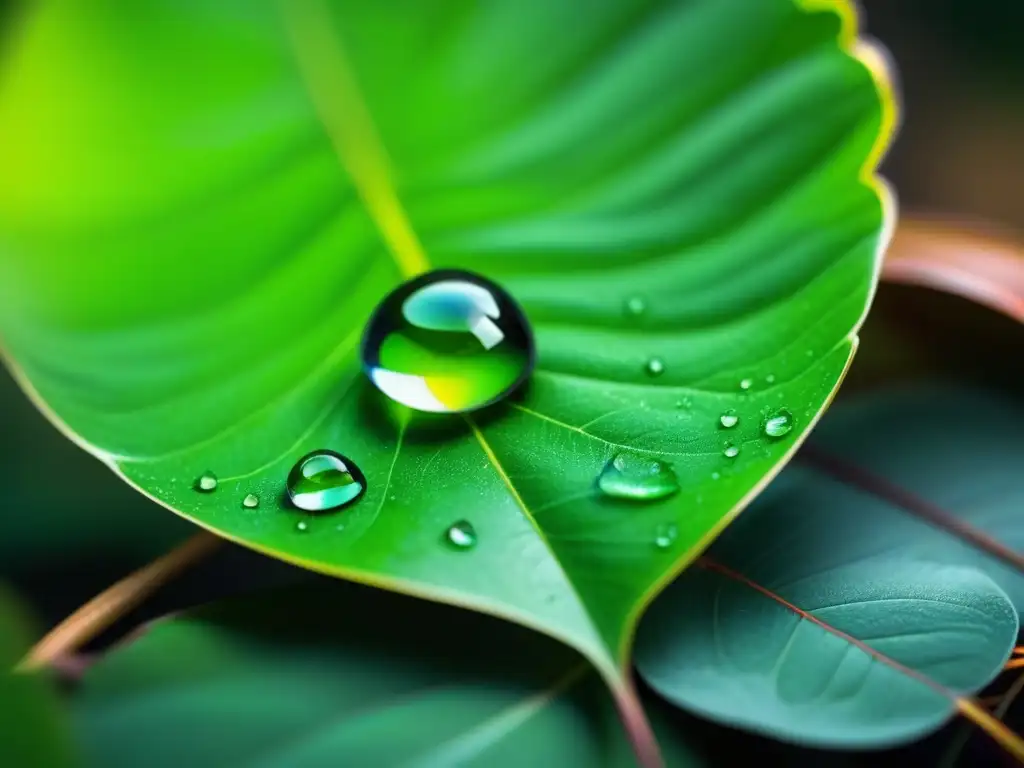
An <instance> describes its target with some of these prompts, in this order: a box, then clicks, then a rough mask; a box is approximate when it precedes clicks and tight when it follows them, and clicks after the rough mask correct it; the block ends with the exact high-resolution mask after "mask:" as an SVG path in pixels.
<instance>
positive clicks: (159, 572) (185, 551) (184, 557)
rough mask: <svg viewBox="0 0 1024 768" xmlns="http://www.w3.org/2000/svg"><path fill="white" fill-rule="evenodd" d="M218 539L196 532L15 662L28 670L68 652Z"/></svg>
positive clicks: (199, 556) (200, 556) (84, 608)
mask: <svg viewBox="0 0 1024 768" xmlns="http://www.w3.org/2000/svg"><path fill="white" fill-rule="evenodd" d="M218 543H220V539H218V538H217V537H216V536H214V535H212V534H210V533H206V532H205V531H204V532H202V533H198V534H196V535H195V536H193V537H192V538H190V539H188V540H187V541H186V542H185V543H184V544H182V545H181V546H179V547H177V548H176V549H173V550H171V551H170V552H168V553H167V554H166V555H163V556H161V557H159V558H157V559H156V560H154V561H153V562H152V563H150V564H149V565H147V566H145V567H143V568H140V569H139V570H138V571H136V572H135V573H133V574H131V575H130V576H128V577H126V578H124V579H122V580H121V581H119V582H117V583H116V584H114V585H113V586H111V587H108V588H107V589H106V590H104V591H103V592H101V593H100V594H98V595H97V596H96V597H94V598H93V599H92V600H90V601H89V602H87V603H86V604H85V605H83V606H82V607H81V608H79V609H78V610H77V611H75V612H74V613H73V614H71V615H70V616H68V617H67V618H66V619H64V621H62V622H61V623H60V624H58V625H57V626H56V627H55V628H54V629H52V630H51V631H50V632H49V633H48V634H47V635H46V637H44V638H43V639H42V640H40V641H39V642H38V643H36V645H35V647H34V648H32V650H31V651H30V652H29V654H28V655H27V656H26V657H25V658H24V659H23V660H22V661H21V663H20V664H19V665H18V669H19V670H20V671H30V670H33V669H37V668H39V667H41V666H44V665H46V664H49V663H51V662H52V661H53V660H54V659H57V658H60V657H64V656H67V655H68V654H70V653H71V652H72V651H74V650H76V649H77V648H79V647H80V646H81V645H82V644H83V643H85V642H87V641H88V640H89V639H91V638H92V637H94V636H95V635H97V634H98V633H100V632H102V631H103V630H104V629H106V628H107V627H109V626H110V625H111V624H113V623H114V621H116V620H117V619H118V618H119V617H121V616H123V615H124V614H125V613H127V612H128V611H130V610H131V609H132V608H134V607H135V606H137V605H138V604H139V603H141V602H142V601H143V600H144V599H145V598H146V597H148V596H149V595H150V594H151V593H153V592H154V591H155V590H156V589H157V588H158V587H160V586H161V585H162V584H164V583H165V582H167V581H168V580H169V579H171V578H173V577H174V576H176V575H177V574H178V573H180V572H181V571H183V570H185V569H186V568H188V567H190V566H192V565H194V564H195V563H197V562H199V561H200V560H202V559H203V558H204V557H206V555H208V554H209V553H210V552H212V551H213V549H214V547H215V546H216V545H217V544H218Z"/></svg>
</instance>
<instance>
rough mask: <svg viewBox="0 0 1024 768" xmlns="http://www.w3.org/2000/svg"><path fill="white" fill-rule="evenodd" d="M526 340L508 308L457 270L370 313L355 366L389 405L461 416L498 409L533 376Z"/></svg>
mask: <svg viewBox="0 0 1024 768" xmlns="http://www.w3.org/2000/svg"><path fill="white" fill-rule="evenodd" d="M535 357H536V355H535V350H534V342H533V333H532V331H531V330H530V326H529V322H528V321H527V319H526V316H525V315H524V314H523V311H522V310H521V309H520V308H519V305H518V304H516V302H515V300H514V299H513V298H512V297H511V296H510V295H509V294H508V293H507V292H506V291H505V290H503V289H502V288H500V287H499V286H498V285H496V284H495V283H493V282H491V281H490V280H487V279H486V278H483V277H481V276H479V275H474V274H472V273H470V272H464V271H461V270H437V271H434V272H428V273H426V274H424V275H420V276H419V277H416V278H414V279H412V280H410V281H408V282H406V283H404V284H403V285H401V286H399V287H398V288H397V289H396V290H394V291H393V292H392V293H391V294H389V295H388V296H387V297H386V298H385V299H384V300H383V301H382V302H381V303H380V304H379V305H378V307H377V309H376V310H375V311H374V313H373V316H372V317H371V319H370V322H369V323H368V324H367V326H366V330H365V332H364V334H363V343H362V364H363V370H364V371H365V372H366V375H367V376H368V377H369V378H370V381H372V382H373V384H374V386H376V387H377V389H379V390H380V391H381V392H383V393H384V394H385V395H386V396H387V397H389V398H391V399H392V400H394V401H395V402H397V403H401V404H402V405H406V406H408V407H409V408H413V409H415V410H418V411H426V412H430V413H466V412H469V411H475V410H477V409H479V408H484V407H486V406H488V405H492V404H493V403H496V402H498V401H499V400H501V399H503V398H504V397H506V396H508V395H509V394H510V393H511V392H513V391H514V390H515V389H516V388H517V387H518V386H519V385H520V384H522V383H523V381H525V380H526V378H527V377H528V376H529V375H530V373H531V372H532V371H533V366H534V361H535Z"/></svg>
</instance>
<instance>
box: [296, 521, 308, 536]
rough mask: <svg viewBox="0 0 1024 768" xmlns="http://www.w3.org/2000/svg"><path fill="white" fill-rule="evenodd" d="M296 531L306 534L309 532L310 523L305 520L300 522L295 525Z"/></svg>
mask: <svg viewBox="0 0 1024 768" xmlns="http://www.w3.org/2000/svg"><path fill="white" fill-rule="evenodd" d="M295 530H297V531H299V532H300V533H305V532H306V531H308V530H309V523H307V522H306V521H305V520H299V522H297V523H296V524H295Z"/></svg>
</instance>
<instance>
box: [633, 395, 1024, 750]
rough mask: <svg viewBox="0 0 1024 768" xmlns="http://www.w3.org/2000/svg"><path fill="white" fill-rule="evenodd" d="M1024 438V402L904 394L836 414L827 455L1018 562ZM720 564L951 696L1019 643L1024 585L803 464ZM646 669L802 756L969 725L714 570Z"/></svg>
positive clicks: (661, 614) (828, 422) (692, 592)
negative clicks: (799, 748) (804, 750)
mask: <svg viewBox="0 0 1024 768" xmlns="http://www.w3.org/2000/svg"><path fill="white" fill-rule="evenodd" d="M1022 428H1024V409H1022V408H1021V407H1020V404H1019V403H1016V402H1014V401H1013V400H1008V399H1005V398H1001V397H998V396H995V395H990V394H986V393H983V392H981V391H969V390H960V389H946V390H942V389H931V390H928V389H925V388H920V387H918V388H906V389H903V390H901V391H895V392H893V391H890V392H881V393H876V394H873V395H870V396H863V397H861V398H859V399H855V400H853V401H851V402H850V403H844V404H843V405H842V406H841V407H838V408H835V409H833V410H832V411H830V412H829V415H828V416H827V418H826V419H825V420H824V421H823V423H822V425H821V426H820V428H819V429H818V430H816V432H815V435H814V438H813V440H812V444H813V445H812V448H813V449H814V450H816V451H820V452H827V453H828V455H830V456H833V457H834V458H838V459H839V460H841V461H848V462H850V464H851V465H852V466H856V467H860V468H862V469H867V470H869V471H870V472H873V473H877V474H878V476H880V477H882V478H884V479H885V480H886V482H889V483H894V484H896V485H897V486H898V487H900V488H902V489H903V490H904V491H909V492H910V493H911V494H915V495H917V496H919V497H920V498H923V499H927V500H928V501H930V502H931V504H933V505H938V506H939V507H941V508H942V509H943V510H945V511H946V512H947V513H948V514H949V515H950V516H951V517H952V518H954V519H956V520H959V521H960V522H961V523H967V524H968V525H970V526H971V527H973V528H975V529H977V530H979V531H982V532H984V533H985V534H987V535H988V536H989V537H990V538H991V539H992V540H993V541H998V542H1000V543H1002V544H1003V545H1005V546H1007V547H1008V548H1009V549H1010V550H1015V551H1017V552H1020V551H1022V550H1024V524H1022V522H1021V520H1022V518H1021V515H1020V513H1019V512H1020V508H1021V501H1022V498H1021V489H1020V483H1019V480H1018V475H1019V467H1020V465H1021V461H1022V460H1024V453H1022V449H1021V446H1020V444H1019V443H1020V441H1019V440H1017V439H1016V437H1015V436H1016V435H1017V434H1019V431H1020V429H1022ZM709 557H710V558H711V559H713V561H715V562H718V563H721V564H724V565H725V566H726V567H727V568H728V569H730V570H731V571H734V572H737V573H739V574H741V575H742V576H743V577H745V578H747V579H750V580H752V581H753V582H755V583H756V584H758V585H760V586H762V587H763V588H765V589H767V590H770V591H771V592H772V593H774V594H775V595H777V596H779V597H781V598H782V599H784V600H786V601H788V602H789V603H792V604H793V605H794V606H796V607H797V608H798V609H800V610H802V611H805V612H807V613H808V614H810V615H811V616H814V617H815V618H817V619H820V620H821V621H824V622H826V623H827V624H829V625H830V626H832V627H834V628H835V629H838V630H840V631H842V632H845V633H847V634H849V635H851V636H852V637H854V638H856V639H857V640H858V641H860V642H863V643H866V644H867V645H868V646H870V647H871V648H873V649H875V650H877V651H879V652H881V653H882V654H884V655H885V656H887V657H889V658H890V659H893V660H895V661H896V662H898V663H900V664H902V665H903V666H905V667H907V668H909V669H911V670H914V671H916V672H917V673H920V674H922V675H924V676H926V677H927V678H928V679H930V680H932V681H933V682H935V683H938V684H940V685H941V686H943V687H944V688H945V689H947V691H948V692H952V693H954V694H960V693H970V692H973V691H976V690H978V689H980V688H981V687H983V686H984V685H985V684H986V683H987V682H988V681H989V680H990V679H992V677H993V676H994V675H995V674H996V673H997V672H998V670H999V669H1000V668H1001V666H1002V664H1003V662H1004V660H1005V658H1006V657H1007V655H1008V654H1009V650H1010V648H1011V647H1012V646H1013V643H1014V640H1015V639H1016V632H1017V617H1016V614H1015V611H1014V610H1013V606H1012V605H1011V602H1010V601H1012V602H1013V603H1014V604H1016V606H1017V608H1018V609H1019V608H1020V606H1021V599H1022V595H1024V577H1022V576H1021V574H1020V573H1019V571H1017V570H1015V569H1013V568H1011V567H1010V566H1008V565H1006V564H1004V563H1002V562H1000V561H997V560H995V559H994V558H992V557H991V556H989V555H986V554H985V553H984V552H982V551H980V550H979V549H977V548H975V547H972V546H970V545H968V544H967V543H965V542H963V541H962V540H960V539H958V538H957V537H955V536H954V535H952V534H951V533H949V532H947V531H945V530H942V529H940V528H936V527H934V526H932V525H929V524H927V523H925V522H923V521H922V520H920V519H918V518H916V517H914V516H913V515H912V514H910V513H909V512H906V511H904V510H901V509H899V508H897V507H895V506H894V505H893V503H892V502H891V501H887V500H886V499H884V498H881V497H879V496H877V495H875V494H874V493H873V492H872V489H871V488H870V487H864V486H858V485H855V484H853V483H851V482H843V481H842V480H840V479H837V478H836V477H833V476H831V475H825V474H823V473H822V472H821V471H819V470H817V469H815V468H814V467H813V466H811V465H806V464H804V463H803V462H801V461H799V459H798V461H797V463H796V464H795V465H794V466H792V467H790V468H789V469H787V471H786V472H784V473H783V474H782V476H781V477H780V478H779V479H778V480H776V481H775V482H774V483H773V484H772V486H771V487H770V488H769V489H768V491H767V492H766V493H765V494H764V495H763V496H762V497H761V499H759V500H758V502H757V503H756V504H755V505H754V506H753V507H752V508H751V509H750V510H748V512H747V513H746V514H745V515H744V516H743V518H742V519H741V520H740V521H738V522H737V523H736V524H735V525H734V526H733V527H732V528H730V529H729V531H727V532H726V534H725V535H724V536H723V537H722V538H721V539H720V540H719V541H718V542H716V544H715V545H714V546H713V547H712V548H711V550H710V552H709ZM927 563H932V564H927ZM936 563H939V564H941V565H936ZM985 574H987V575H985ZM1007 595H1008V596H1007ZM637 654H638V666H639V668H640V670H641V672H642V673H643V674H644V676H645V677H646V678H647V679H648V681H649V682H651V684H652V685H654V686H655V687H656V688H657V689H658V690H659V691H660V692H661V693H663V694H664V695H665V696H666V697H668V698H670V699H671V700H673V701H675V702H676V703H677V704H679V705H680V706H683V707H684V708H687V709H691V710H694V711H697V712H700V713H704V714H707V715H709V716H711V717H714V718H716V719H721V720H723V721H726V722H731V723H732V722H734V723H738V724H741V725H744V726H746V727H748V728H751V729H754V730H758V731H761V732H764V733H767V734H769V735H772V736H776V737H781V738H786V739H790V740H794V741H799V742H804V743H814V744H822V745H834V746H840V745H841V746H881V745H885V744H891V743H896V742H900V741H908V740H911V739H913V738H916V737H918V736H920V735H921V734H923V733H925V732H927V731H929V730H931V729H934V728H936V727H938V726H939V725H940V724H941V723H942V722H944V721H945V720H946V719H947V718H948V717H949V716H950V715H951V714H952V712H953V711H954V709H953V702H952V701H951V700H950V698H949V697H948V696H947V695H940V694H938V693H936V692H935V691H933V690H931V689H929V688H928V687H927V686H926V685H924V684H922V683H921V682H920V681H918V680H915V679H914V677H913V676H908V675H907V674H905V673H903V672H900V671H897V670H895V669H893V668H891V667H889V666H886V664H884V663H882V662H879V661H872V660H871V658H870V657H869V655H868V654H867V653H866V652H865V651H864V650H863V649H860V648H857V647H855V646H854V645H851V643H849V642H846V641H844V640H843V639H842V638H841V637H837V636H835V635H830V634H829V633H828V632H826V631H825V630H824V629H822V628H820V627H817V626H815V625H813V624H812V623H809V621H808V620H807V619H801V618H800V617H799V616H797V615H796V614H794V613H793V611H791V610H789V609H787V608H785V607H784V606H782V605H780V604H779V603H777V602H773V600H772V599H770V598H769V597H766V596H765V595H764V594H761V593H758V592H757V591H756V590H755V589H753V588H751V587H750V586H749V585H746V584H744V583H742V582H738V581H736V580H735V579H732V580H731V579H730V578H728V577H727V576H725V575H723V574H722V573H720V572H716V571H709V570H706V569H699V568H698V569H694V570H692V571H688V572H687V573H685V574H683V576H681V577H680V578H679V580H678V581H677V582H676V583H675V584H674V585H673V586H672V587H671V588H670V589H669V590H668V591H667V592H666V593H665V595H664V596H663V597H662V598H660V599H659V600H658V601H656V603H655V605H654V606H653V607H652V609H651V611H650V613H649V615H648V616H647V617H645V621H644V623H643V625H642V626H641V631H640V637H639V640H638V647H637Z"/></svg>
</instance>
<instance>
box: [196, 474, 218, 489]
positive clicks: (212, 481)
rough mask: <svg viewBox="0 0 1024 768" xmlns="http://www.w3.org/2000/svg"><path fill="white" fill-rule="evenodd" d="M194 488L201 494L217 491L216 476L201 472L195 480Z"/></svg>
mask: <svg viewBox="0 0 1024 768" xmlns="http://www.w3.org/2000/svg"><path fill="white" fill-rule="evenodd" d="M195 488H196V490H197V491H201V492H202V493H210V491H215V490H216V489H217V476H216V475H215V474H213V472H203V474H201V475H200V476H199V477H198V478H197V479H196V485H195Z"/></svg>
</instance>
